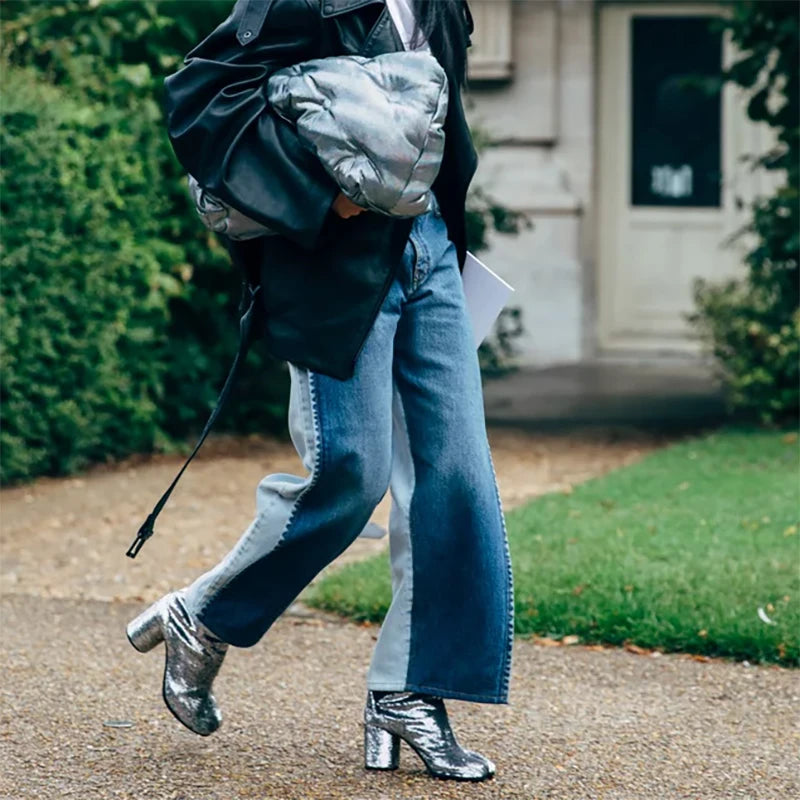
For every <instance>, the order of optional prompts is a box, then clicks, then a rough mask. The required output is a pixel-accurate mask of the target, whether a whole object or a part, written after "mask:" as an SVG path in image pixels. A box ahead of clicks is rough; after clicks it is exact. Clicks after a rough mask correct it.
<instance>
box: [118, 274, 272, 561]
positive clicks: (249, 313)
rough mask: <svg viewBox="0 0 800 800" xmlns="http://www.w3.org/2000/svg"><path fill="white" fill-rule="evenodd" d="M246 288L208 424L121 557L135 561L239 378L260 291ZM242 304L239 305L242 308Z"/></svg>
mask: <svg viewBox="0 0 800 800" xmlns="http://www.w3.org/2000/svg"><path fill="white" fill-rule="evenodd" d="M246 286H247V290H248V293H249V302H247V301H246V299H245V298H243V301H244V302H247V308H246V309H245V310H244V313H243V314H242V317H241V319H240V320H239V348H238V350H237V351H236V356H235V358H234V359H233V364H231V368H230V370H229V371H228V377H227V378H225V383H224V384H223V386H222V390H221V391H220V393H219V397H218V398H217V404H216V405H215V406H214V409H213V411H212V412H211V416H210V417H209V418H208V422H206V425H205V427H204V428H203V432H202V433H201V434H200V438H199V439H198V440H197V444H196V445H195V446H194V450H192V452H191V455H190V456H189V458H187V459H186V463H185V464H184V465H183V466H182V467H181V469H180V472H178V474H177V475H176V476H175V479H174V480H173V481H172V483H171V484H170V485H169V488H168V489H167V491H166V492H164V494H163V495H161V499H160V500H159V501H158V502H157V503H156V504H155V507H154V508H153V510H152V511H151V512H150V514H149V515H148V516H147V519H146V520H145V521H144V523H143V524H142V527H141V528H139V532H138V533H137V534H136V538H135V539H134V540H133V544H131V546H130V547H129V548H128V552H127V553H125V555H126V556H129V557H130V558H136V555H137V554H138V552H139V551H140V550H141V549H142V547H143V545H144V543H145V542H146V541H147V540H148V539H149V538H150V537H151V536H152V535H153V526H154V525H155V521H156V517H158V515H159V514H160V513H161V510H162V509H163V508H164V506H165V505H166V503H167V500H169V497H170V495H171V494H172V490H173V489H174V488H175V487H176V486H177V484H178V481H179V480H180V479H181V477H182V475H183V473H184V472H185V471H186V468H187V467H188V466H189V464H190V463H191V462H192V459H193V458H194V457H195V456H196V455H197V451H198V450H199V449H200V448H201V447H202V446H203V442H204V441H205V440H206V437H207V436H208V434H209V432H210V431H211V428H212V427H213V425H214V423H215V422H216V421H217V417H219V415H220V412H221V411H222V409H223V407H224V406H225V403H226V401H227V400H228V397H229V396H230V393H231V390H232V389H233V386H234V383H235V382H236V378H237V377H238V375H239V371H240V367H241V365H242V363H243V362H244V360H245V358H246V357H247V351H248V350H249V349H250V343H251V341H252V338H253V337H252V329H253V318H254V316H255V314H256V302H257V299H258V293H259V291H260V290H261V286H260V285H255V286H254V285H253V284H251V283H249V282H247V284H246ZM244 302H243V303H242V305H244Z"/></svg>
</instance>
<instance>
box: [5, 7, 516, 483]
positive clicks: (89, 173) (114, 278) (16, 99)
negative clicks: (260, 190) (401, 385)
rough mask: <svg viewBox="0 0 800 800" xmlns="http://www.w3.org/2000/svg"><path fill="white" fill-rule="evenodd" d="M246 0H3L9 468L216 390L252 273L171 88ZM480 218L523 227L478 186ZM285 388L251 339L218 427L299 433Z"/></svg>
mask: <svg viewBox="0 0 800 800" xmlns="http://www.w3.org/2000/svg"><path fill="white" fill-rule="evenodd" d="M231 6H232V3H231V0H54V2H47V3H42V2H39V0H3V2H2V3H1V4H0V18H2V26H3V38H2V42H0V49H1V51H2V63H3V66H4V75H5V84H6V86H4V95H5V97H4V101H3V108H2V136H3V150H4V152H3V164H4V173H3V180H4V186H3V218H4V235H3V239H4V246H5V262H4V274H3V277H4V282H3V294H4V307H3V331H2V347H3V354H4V359H5V360H4V364H3V372H4V383H3V387H2V388H3V392H4V408H3V414H4V426H3V427H4V430H3V441H2V444H3V470H2V480H3V481H6V482H7V481H13V480H20V479H23V478H26V477H31V476H34V475H37V474H42V473H48V474H58V473H64V472H69V471H71V470H74V469H76V468H78V467H80V466H81V465H83V464H85V463H87V462H88V461H97V460H105V459H107V458H115V457H118V456H121V455H124V454H127V453H129V452H135V451H147V450H150V449H152V448H153V447H159V448H164V447H171V446H175V445H176V444H178V445H179V444H180V442H182V441H185V440H186V438H187V437H189V436H191V435H193V434H194V433H196V432H197V431H198V429H199V428H200V427H201V426H202V424H203V423H204V422H205V419H206V417H207V416H208V413H209V412H210V410H211V408H212V407H213V405H214V403H215V401H216V396H217V392H218V390H219V387H220V386H221V385H222V382H223V379H224V377H225V374H226V372H227V369H228V367H229V365H230V363H231V361H232V358H233V354H234V352H235V350H236V342H237V338H238V325H237V324H236V322H237V317H238V302H239V287H240V276H239V275H238V274H237V273H236V271H235V270H234V269H232V267H231V265H230V261H229V258H228V256H227V253H226V251H225V248H224V246H223V244H222V240H221V239H219V238H218V237H217V236H216V235H215V234H210V233H208V232H207V231H206V230H205V229H204V228H203V227H202V225H201V224H200V223H199V221H198V220H197V217H196V214H195V212H194V209H193V207H192V205H191V202H190V200H189V196H188V193H187V191H186V186H185V175H184V174H183V172H182V170H181V168H180V165H179V164H178V162H177V160H176V159H175V157H174V155H173V153H172V150H171V147H170V144H169V141H168V138H167V136H166V133H165V124H164V120H163V105H162V97H163V78H164V77H165V76H166V75H167V74H170V73H172V72H174V71H175V70H176V69H177V68H178V67H179V66H180V64H181V63H182V60H183V57H184V55H185V54H186V53H187V52H188V51H189V50H190V49H191V48H192V47H194V45H195V44H197V42H198V41H200V40H201V39H202V38H203V37H204V36H205V35H206V34H207V33H208V32H210V31H211V30H212V29H213V27H214V26H215V25H216V24H218V23H219V22H220V21H221V20H222V19H224V17H225V16H226V15H227V14H228V13H230V10H231ZM25 95H27V100H26V99H25ZM23 111H24V112H25V113H22V112H23ZM40 127H41V131H40V130H39V128H40ZM43 165H44V168H43ZM468 217H469V220H470V247H471V248H472V249H475V250H477V249H480V247H481V246H482V243H483V241H484V238H485V230H486V226H487V225H490V224H491V225H494V226H495V227H498V226H500V227H503V225H505V227H506V228H509V227H513V221H511V218H509V219H508V220H505V221H503V211H502V209H501V208H500V207H499V206H498V205H497V204H496V203H493V202H491V201H489V200H488V199H486V198H480V197H479V196H476V197H475V198H472V199H471V201H470V209H469V212H468ZM79 265H82V267H81V268H80V269H79ZM23 266H24V267H25V269H23ZM33 276H36V280H35V287H34V288H35V292H33V291H31V284H33V283H34V279H33ZM57 299H58V300H57ZM59 301H60V302H59ZM511 338H513V336H512V335H511V334H505V339H504V340H503V338H502V336H501V341H504V343H502V344H500V345H499V349H496V353H497V356H496V360H497V361H498V362H499V361H500V360H501V359H502V358H504V357H506V356H507V355H508V354H509V353H510V352H511V347H510V345H509V344H508V341H509V340H510V339H511ZM56 358H58V360H59V363H60V366H59V368H58V369H57V370H56V369H54V368H53V361H54V359H56ZM89 373H91V375H89ZM76 385H77V386H80V387H81V391H80V392H78V394H77V396H73V395H74V392H73V390H74V386H76ZM287 387H288V372H287V370H286V367H285V365H284V364H282V363H279V362H276V361H274V360H273V359H271V358H270V357H269V356H268V355H267V354H266V353H265V352H264V350H263V348H259V347H255V348H253V350H252V351H251V353H250V355H249V357H248V363H247V367H246V369H245V370H244V372H243V375H242V377H241V380H240V383H239V386H238V390H237V393H236V397H235V398H234V399H233V400H232V402H231V404H230V406H229V408H228V409H227V410H226V413H225V414H224V415H223V417H222V419H221V420H220V423H219V428H220V429H223V428H228V429H233V430H237V431H242V432H250V431H255V430H258V431H273V432H274V431H284V428H285V416H286V403H287V401H288V392H287Z"/></svg>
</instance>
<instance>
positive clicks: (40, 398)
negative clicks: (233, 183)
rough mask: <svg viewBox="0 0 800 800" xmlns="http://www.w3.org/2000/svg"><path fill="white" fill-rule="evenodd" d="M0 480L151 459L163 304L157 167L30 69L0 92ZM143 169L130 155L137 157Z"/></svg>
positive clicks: (134, 135)
mask: <svg viewBox="0 0 800 800" xmlns="http://www.w3.org/2000/svg"><path fill="white" fill-rule="evenodd" d="M2 89H3V105H2V124H0V136H1V137H2V138H1V139H0V153H1V154H2V215H3V220H4V227H3V243H4V250H3V260H2V271H3V287H2V304H3V307H2V311H3V326H2V343H3V348H2V395H3V426H2V431H1V432H0V436H1V437H2V446H3V462H2V478H3V480H4V481H9V480H16V479H19V478H22V477H26V476H28V475H31V474H39V473H58V472H67V471H70V470H73V469H75V468H77V467H80V466H82V465H84V464H85V463H87V462H89V461H95V460H101V459H103V458H105V457H107V456H119V455H123V454H127V453H128V452H130V451H131V450H148V449H150V448H152V446H153V444H154V443H155V441H156V439H157V431H158V424H157V423H158V410H157V403H158V401H159V399H160V396H161V385H162V384H161V381H162V376H163V372H164V362H163V359H162V358H159V353H160V351H161V345H162V342H161V339H162V336H161V332H162V331H163V329H164V326H165V324H166V320H167V300H168V297H169V295H170V294H174V293H175V292H176V290H177V281H176V280H175V279H174V278H172V277H171V276H170V275H168V274H166V273H164V272H162V270H161V263H162V262H165V261H166V262H169V261H172V260H175V259H176V258H177V257H178V256H179V250H178V249H177V248H176V247H175V246H174V245H173V244H171V243H170V242H169V241H168V240H166V239H163V238H162V237H161V236H160V231H159V230H158V226H157V225H155V224H154V223H153V220H156V219H158V217H159V215H160V213H161V211H162V210H163V207H164V203H163V200H162V199H161V198H160V197H159V194H158V191H157V189H156V190H154V187H157V186H158V183H159V178H158V174H157V169H158V161H157V159H156V158H154V157H153V155H154V154H153V152H152V147H151V145H152V140H151V139H148V137H147V136H146V134H145V132H146V129H147V128H148V127H149V126H152V124H153V116H154V115H153V113H152V110H151V109H148V108H145V107H142V108H140V109H139V110H140V112H142V113H140V114H138V115H135V116H129V115H127V114H126V113H124V112H122V111H120V110H117V109H114V108H113V107H111V106H104V105H99V104H86V103H82V102H81V103H77V102H75V101H74V100H72V99H70V98H69V97H67V96H66V95H65V94H64V93H63V92H62V91H60V90H59V89H57V88H55V87H52V86H48V85H46V84H43V83H42V82H41V81H39V80H38V78H37V77H36V75H35V74H34V73H33V71H31V70H22V69H18V68H13V69H9V70H6V72H5V73H4V77H3V82H2ZM143 143H145V146H146V147H147V148H148V149H147V150H145V151H143V152H142V151H141V150H140V153H141V157H140V158H137V159H135V160H132V159H129V158H128V153H129V152H130V151H131V150H133V149H135V148H141V147H142V144H143Z"/></svg>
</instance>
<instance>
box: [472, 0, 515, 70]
mask: <svg viewBox="0 0 800 800" xmlns="http://www.w3.org/2000/svg"><path fill="white" fill-rule="evenodd" d="M469 7H470V11H471V13H472V17H473V20H474V23H475V30H474V31H473V32H472V36H471V38H472V47H470V48H469V50H468V51H467V56H468V77H469V79H470V80H478V81H496V80H508V79H509V78H511V76H512V72H513V70H512V67H513V62H512V57H511V0H472V2H470V4H469Z"/></svg>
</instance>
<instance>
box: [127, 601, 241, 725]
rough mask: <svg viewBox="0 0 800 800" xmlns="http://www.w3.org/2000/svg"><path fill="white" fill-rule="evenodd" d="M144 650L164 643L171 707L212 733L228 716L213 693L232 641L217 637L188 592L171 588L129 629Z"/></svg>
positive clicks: (165, 687) (165, 689) (166, 698)
mask: <svg viewBox="0 0 800 800" xmlns="http://www.w3.org/2000/svg"><path fill="white" fill-rule="evenodd" d="M125 632H126V633H127V634H128V639H129V640H130V643H131V644H132V645H133V646H134V647H135V648H136V649H137V650H138V651H139V652H140V653H146V652H147V651H148V650H152V649H153V648H154V647H155V646H156V645H157V644H159V643H160V642H164V644H165V645H166V647H165V651H166V652H165V656H164V680H163V681H162V686H161V693H162V695H163V697H164V702H165V703H166V704H167V708H168V709H169V710H170V711H171V712H172V713H173V715H174V716H175V718H176V719H177V720H178V721H179V722H182V723H183V724H184V725H185V726H186V727H187V728H189V730H190V731H193V732H194V733H197V734H199V735H200V736H208V735H209V734H210V733H214V731H215V730H216V729H217V728H219V726H220V724H221V722H222V715H221V714H220V711H219V708H218V707H217V701H216V700H215V699H214V695H213V694H212V693H211V685H212V684H213V682H214V678H215V677H216V675H217V672H219V668H220V666H221V665H222V660H223V659H224V658H225V653H226V652H227V650H228V645H227V643H226V642H223V641H222V639H219V638H218V637H216V636H214V634H213V633H211V631H210V630H208V628H206V627H205V625H203V624H202V623H201V622H200V620H199V619H197V618H196V617H194V616H193V615H192V614H191V613H190V611H189V609H188V608H187V607H186V602H185V600H184V596H183V593H182V592H170V594H167V595H165V596H164V597H162V598H161V599H160V600H159V601H157V602H156V603H154V604H153V605H152V606H150V608H148V609H146V610H145V611H143V612H142V613H141V614H139V616H138V617H136V619H135V620H133V622H131V623H129V624H128V627H127V628H126V631H125Z"/></svg>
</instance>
